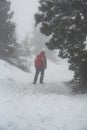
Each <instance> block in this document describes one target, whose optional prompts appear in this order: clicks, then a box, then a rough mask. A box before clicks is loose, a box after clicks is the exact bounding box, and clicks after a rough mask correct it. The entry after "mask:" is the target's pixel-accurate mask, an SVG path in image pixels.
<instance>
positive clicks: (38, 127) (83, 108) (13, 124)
mask: <svg viewBox="0 0 87 130" xmlns="http://www.w3.org/2000/svg"><path fill="white" fill-rule="evenodd" d="M51 65H52V64H50V67H49V71H50V72H48V73H49V74H50V73H51V75H48V76H47V78H46V79H45V80H46V82H47V80H48V82H47V83H46V84H44V85H40V84H37V85H32V84H31V81H32V78H33V74H27V73H25V72H23V71H21V70H19V69H17V68H16V67H13V66H11V65H9V64H8V63H6V62H4V61H1V60H0V74H1V75H0V130H87V95H86V94H85V95H70V91H69V90H68V88H67V87H66V86H64V85H62V84H58V83H59V82H57V78H55V82H54V83H52V80H53V79H54V77H55V73H56V71H55V73H54V74H53V72H54V71H53V70H52V69H50V68H51ZM54 68H55V69H57V68H56V67H55V66H54ZM47 71H48V70H47ZM63 71H65V69H64V70H63ZM56 74H57V73H56ZM64 74H65V73H63V75H64ZM52 75H53V79H52V78H51V76H52ZM57 76H58V75H57ZM61 78H62V77H61Z"/></svg>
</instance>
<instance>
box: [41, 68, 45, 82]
mask: <svg viewBox="0 0 87 130" xmlns="http://www.w3.org/2000/svg"><path fill="white" fill-rule="evenodd" d="M40 71H41V75H40V83H43V79H44V68H41V70H40Z"/></svg>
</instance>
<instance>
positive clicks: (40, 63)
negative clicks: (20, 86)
mask: <svg viewBox="0 0 87 130" xmlns="http://www.w3.org/2000/svg"><path fill="white" fill-rule="evenodd" d="M34 65H35V69H36V72H35V76H34V80H33V84H36V82H37V79H38V75H39V73H40V79H39V82H40V83H41V84H43V79H44V71H45V69H46V68H47V59H46V56H45V52H44V51H41V52H40V54H38V55H37V56H36V57H35V61H34Z"/></svg>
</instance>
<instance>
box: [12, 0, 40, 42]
mask: <svg viewBox="0 0 87 130" xmlns="http://www.w3.org/2000/svg"><path fill="white" fill-rule="evenodd" d="M10 1H11V3H12V6H11V7H12V10H13V11H14V21H15V22H16V24H17V29H16V30H17V36H18V40H19V41H20V40H23V38H24V37H25V36H26V34H27V33H28V34H29V35H30V37H31V36H32V29H33V25H34V14H35V13H36V12H37V7H38V0H10Z"/></svg>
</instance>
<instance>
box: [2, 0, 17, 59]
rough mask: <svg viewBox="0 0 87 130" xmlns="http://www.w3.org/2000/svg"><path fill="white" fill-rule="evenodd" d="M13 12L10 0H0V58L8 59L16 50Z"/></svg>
mask: <svg viewBox="0 0 87 130" xmlns="http://www.w3.org/2000/svg"><path fill="white" fill-rule="evenodd" d="M12 17H13V12H11V11H10V2H9V1H7V0H0V58H2V59H5V60H6V59H7V58H9V57H12V56H13V55H14V51H15V48H16V46H15V42H16V35H15V24H14V23H13V22H12V21H11V19H12Z"/></svg>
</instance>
